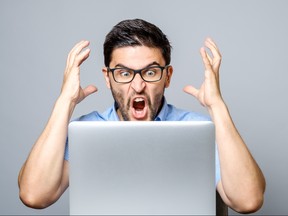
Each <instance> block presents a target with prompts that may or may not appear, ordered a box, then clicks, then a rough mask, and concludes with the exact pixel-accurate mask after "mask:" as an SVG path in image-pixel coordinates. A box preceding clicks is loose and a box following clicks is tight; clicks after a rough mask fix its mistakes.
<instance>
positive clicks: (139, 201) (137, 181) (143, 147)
mask: <svg viewBox="0 0 288 216" xmlns="http://www.w3.org/2000/svg"><path fill="white" fill-rule="evenodd" d="M69 152H70V153H69V154H70V157H69V158H70V159H69V164H70V165H69V167H70V190H69V193H70V214H71V215H85V214H88V215H89V214H90V215H195V214H197V215H199V214H203V215H215V206H216V202H215V196H216V195H215V191H216V189H215V132H214V125H213V123H212V122H209V121H199V122H198V121H197V122H192V121H191V122H179V121H166V122H72V123H70V125H69Z"/></svg>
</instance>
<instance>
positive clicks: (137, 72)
mask: <svg viewBox="0 0 288 216" xmlns="http://www.w3.org/2000/svg"><path fill="white" fill-rule="evenodd" d="M169 66H170V65H165V66H164V67H162V66H160V65H155V66H148V67H145V68H142V69H139V70H133V69H131V68H127V67H119V68H110V67H107V72H111V73H112V76H113V79H114V81H115V82H117V83H121V84H127V83H130V82H132V81H133V79H134V78H135V76H136V74H139V75H140V77H141V79H143V80H144V81H145V82H150V83H152V82H158V81H160V80H161V79H162V76H163V71H164V70H165V69H167V68H168V67H169ZM150 68H160V69H161V76H160V78H159V79H158V80H154V81H147V80H145V79H144V78H143V77H142V74H141V72H142V71H143V70H147V69H150ZM118 69H126V70H129V71H133V72H134V74H133V77H132V79H131V80H130V81H129V82H119V81H117V80H116V79H115V76H114V71H115V70H118Z"/></svg>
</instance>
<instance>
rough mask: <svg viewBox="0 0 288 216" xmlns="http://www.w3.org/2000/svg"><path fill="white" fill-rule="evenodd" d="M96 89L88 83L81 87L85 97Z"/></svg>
mask: <svg viewBox="0 0 288 216" xmlns="http://www.w3.org/2000/svg"><path fill="white" fill-rule="evenodd" d="M97 91H98V89H97V87H96V86H94V85H89V86H87V87H86V88H84V89H83V92H84V96H85V97H87V96H89V95H91V94H93V93H95V92H97Z"/></svg>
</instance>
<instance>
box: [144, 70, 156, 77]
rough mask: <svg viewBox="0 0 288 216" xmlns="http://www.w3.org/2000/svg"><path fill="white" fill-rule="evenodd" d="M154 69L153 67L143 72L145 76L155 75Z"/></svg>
mask: <svg viewBox="0 0 288 216" xmlns="http://www.w3.org/2000/svg"><path fill="white" fill-rule="evenodd" d="M156 72H157V71H156V70H155V71H154V70H153V69H149V70H147V71H146V72H145V76H148V77H153V76H155V75H156Z"/></svg>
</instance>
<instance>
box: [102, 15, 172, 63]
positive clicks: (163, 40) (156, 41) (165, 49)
mask: <svg viewBox="0 0 288 216" xmlns="http://www.w3.org/2000/svg"><path fill="white" fill-rule="evenodd" d="M127 46H147V47H151V48H159V49H160V50H161V51H162V55H163V57H164V59H165V63H166V65H168V64H170V60H171V48H172V47H171V45H170V42H169V41H168V39H167V37H166V35H165V34H163V32H162V31H161V30H160V29H159V28H158V27H157V26H155V25H154V24H152V23H149V22H147V21H145V20H142V19H133V20H123V21H121V22H120V23H118V24H117V25H116V26H114V27H113V28H112V30H111V31H110V32H109V33H108V34H107V36H106V39H105V42H104V46H103V48H104V64H105V66H107V67H108V66H109V64H110V61H111V56H112V52H113V50H114V49H116V48H120V47H127Z"/></svg>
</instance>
